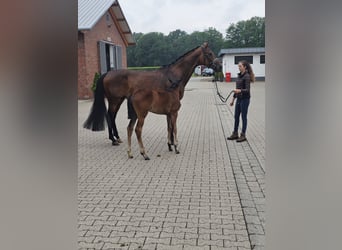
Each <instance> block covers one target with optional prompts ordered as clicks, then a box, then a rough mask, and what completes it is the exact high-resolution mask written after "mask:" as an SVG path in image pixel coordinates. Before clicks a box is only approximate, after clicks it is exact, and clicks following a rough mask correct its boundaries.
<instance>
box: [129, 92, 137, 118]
mask: <svg viewBox="0 0 342 250" xmlns="http://www.w3.org/2000/svg"><path fill="white" fill-rule="evenodd" d="M127 111H128V119H130V120H136V119H137V113H136V112H135V109H134V107H133V104H132V97H131V96H130V97H128V98H127Z"/></svg>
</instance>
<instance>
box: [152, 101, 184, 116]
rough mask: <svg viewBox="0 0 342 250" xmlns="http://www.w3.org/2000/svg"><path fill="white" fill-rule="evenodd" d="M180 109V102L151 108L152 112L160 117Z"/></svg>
mask: <svg viewBox="0 0 342 250" xmlns="http://www.w3.org/2000/svg"><path fill="white" fill-rule="evenodd" d="M179 108H180V102H178V103H173V104H172V105H166V106H165V105H152V106H151V108H150V110H149V111H150V112H152V113H155V114H159V115H165V114H170V113H174V112H177V111H178V110H179Z"/></svg>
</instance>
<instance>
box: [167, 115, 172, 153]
mask: <svg viewBox="0 0 342 250" xmlns="http://www.w3.org/2000/svg"><path fill="white" fill-rule="evenodd" d="M166 119H167V146H168V147H169V151H172V147H171V146H172V145H173V132H172V124H171V116H170V115H166Z"/></svg>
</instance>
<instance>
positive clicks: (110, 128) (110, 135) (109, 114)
mask: <svg viewBox="0 0 342 250" xmlns="http://www.w3.org/2000/svg"><path fill="white" fill-rule="evenodd" d="M115 116H116V114H114V113H113V112H111V111H110V110H109V109H108V112H107V114H106V119H107V125H108V138H109V140H111V141H112V145H113V146H117V145H119V142H118V141H117V139H115V138H114V135H113V130H114V128H115V130H116V135H117V129H116V124H115ZM114 134H115V132H114Z"/></svg>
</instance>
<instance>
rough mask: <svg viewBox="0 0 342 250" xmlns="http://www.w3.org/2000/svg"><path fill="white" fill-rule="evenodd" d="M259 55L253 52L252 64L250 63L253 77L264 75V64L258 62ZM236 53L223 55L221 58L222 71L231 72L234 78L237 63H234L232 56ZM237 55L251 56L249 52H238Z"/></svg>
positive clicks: (236, 71) (236, 72) (224, 72)
mask: <svg viewBox="0 0 342 250" xmlns="http://www.w3.org/2000/svg"><path fill="white" fill-rule="evenodd" d="M260 55H261V54H253V64H251V66H252V68H253V71H254V74H255V77H265V64H260ZM235 56H236V55H224V56H223V58H222V71H223V74H224V75H225V74H226V72H230V73H231V77H232V78H236V77H237V74H238V73H239V68H238V66H237V64H234V57H235ZM238 56H251V54H239V55H238Z"/></svg>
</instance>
